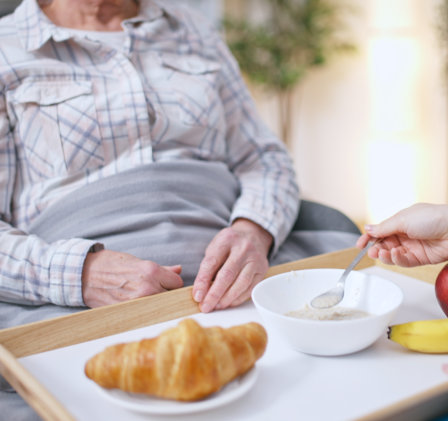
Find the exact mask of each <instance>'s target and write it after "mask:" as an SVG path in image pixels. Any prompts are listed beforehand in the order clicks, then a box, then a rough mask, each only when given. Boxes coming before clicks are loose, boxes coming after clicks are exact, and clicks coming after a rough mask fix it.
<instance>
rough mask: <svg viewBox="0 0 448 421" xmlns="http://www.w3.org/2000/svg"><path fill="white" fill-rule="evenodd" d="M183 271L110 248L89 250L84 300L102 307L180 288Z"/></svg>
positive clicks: (85, 270)
mask: <svg viewBox="0 0 448 421" xmlns="http://www.w3.org/2000/svg"><path fill="white" fill-rule="evenodd" d="M181 270H182V269H181V267H180V266H160V265H158V264H157V263H154V262H151V261H149V260H141V259H139V258H137V257H134V256H132V255H130V254H127V253H120V252H116V251H111V250H102V251H99V252H96V253H89V254H88V255H87V257H86V260H85V263H84V267H83V272H82V295H83V299H84V303H85V304H86V305H87V306H88V307H99V306H103V305H106V304H114V303H118V302H120V301H126V300H130V299H133V298H138V297H143V296H146V295H152V294H157V293H159V292H164V291H168V290H171V289H176V288H180V287H182V286H183V281H182V278H181V277H180V276H179V275H180V272H181Z"/></svg>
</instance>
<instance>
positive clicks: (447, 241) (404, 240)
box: [356, 203, 448, 267]
mask: <svg viewBox="0 0 448 421" xmlns="http://www.w3.org/2000/svg"><path fill="white" fill-rule="evenodd" d="M365 229H366V234H364V235H362V236H361V237H360V238H359V239H358V241H357V243H356V245H357V246H358V247H360V248H362V247H364V246H365V245H366V244H367V242H368V241H369V240H371V239H372V238H379V239H382V241H381V242H379V243H377V244H375V245H374V246H372V247H371V248H370V249H369V252H368V254H369V256H370V257H371V258H373V259H380V260H381V261H382V262H383V263H385V264H389V265H398V266H405V267H411V266H419V265H426V264H436V263H441V262H444V261H447V260H448V206H447V205H433V204H428V203H418V204H415V205H413V206H411V207H409V208H406V209H403V210H401V211H400V212H398V213H396V214H395V215H393V216H392V217H390V218H388V219H386V220H385V221H383V222H381V223H380V224H378V225H367V226H366V227H365Z"/></svg>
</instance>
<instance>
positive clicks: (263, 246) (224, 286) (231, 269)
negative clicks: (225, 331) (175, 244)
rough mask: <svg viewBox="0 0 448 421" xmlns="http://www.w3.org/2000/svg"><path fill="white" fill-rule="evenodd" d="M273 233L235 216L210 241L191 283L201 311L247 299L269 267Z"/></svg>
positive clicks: (224, 306) (231, 305)
mask: <svg viewBox="0 0 448 421" xmlns="http://www.w3.org/2000/svg"><path fill="white" fill-rule="evenodd" d="M272 241H273V239H272V236H271V235H270V234H269V233H268V232H267V231H265V230H264V229H263V228H261V227H260V226H259V225H257V224H255V223H253V222H251V221H249V220H247V219H238V220H236V221H235V222H234V223H233V225H232V226H231V227H228V228H225V229H223V230H221V231H220V232H219V233H218V234H217V235H216V236H215V238H214V239H213V240H212V241H211V243H210V244H209V246H208V247H207V250H206V252H205V257H204V259H203V260H202V262H201V265H200V267H199V271H198V274H197V276H196V279H195V281H194V285H193V298H194V300H195V301H197V302H198V303H200V309H201V311H202V312H204V313H207V312H209V311H212V310H214V309H217V310H219V309H224V308H227V307H235V306H238V305H240V304H241V303H243V302H244V301H246V300H247V299H248V298H250V294H251V291H252V288H253V287H254V286H255V285H256V284H257V283H258V282H260V281H261V280H262V279H263V277H264V275H265V274H266V271H267V270H268V268H269V263H268V258H267V255H268V252H269V248H270V247H271V244H272Z"/></svg>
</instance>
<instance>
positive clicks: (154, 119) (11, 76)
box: [0, 0, 298, 306]
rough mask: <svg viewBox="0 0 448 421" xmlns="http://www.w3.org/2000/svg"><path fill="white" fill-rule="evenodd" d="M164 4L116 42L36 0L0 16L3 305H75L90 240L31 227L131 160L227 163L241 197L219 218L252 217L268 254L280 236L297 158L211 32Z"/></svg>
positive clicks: (288, 220) (151, 5)
mask: <svg viewBox="0 0 448 421" xmlns="http://www.w3.org/2000/svg"><path fill="white" fill-rule="evenodd" d="M167 3H168V2H164V1H153V0H142V1H141V12H140V14H139V16H137V17H135V18H133V19H129V20H127V21H125V22H123V24H122V26H123V31H124V33H125V37H124V42H123V44H122V45H116V46H115V48H113V47H112V46H110V45H109V44H102V43H101V42H99V41H97V40H95V39H92V37H90V36H89V35H87V36H83V35H79V34H72V33H71V32H70V30H68V29H66V28H60V27H56V26H55V25H54V24H52V22H50V21H49V20H48V19H47V18H46V16H45V15H44V14H43V13H42V12H41V10H40V8H39V7H38V5H37V3H36V0H23V2H22V3H21V5H20V6H19V7H18V8H17V9H16V11H15V12H14V14H13V15H10V16H7V17H4V18H2V19H1V20H0V217H1V220H0V300H3V301H9V302H17V303H34V304H41V303H54V304H58V305H64V306H81V305H83V301H82V294H81V272H82V265H83V262H84V259H85V255H86V253H87V251H88V249H89V248H90V247H91V246H92V244H94V240H93V239H92V238H89V237H88V236H85V237H76V238H64V239H58V240H54V241H45V240H44V239H43V238H40V237H39V236H38V235H32V234H31V232H30V227H31V226H32V225H33V223H34V222H35V221H36V218H38V217H39V215H41V213H42V212H43V211H45V210H47V209H49V208H50V207H52V206H54V205H55V204H57V202H58V201H59V200H65V198H67V197H70V195H71V194H73V193H74V192H76V191H77V190H79V189H81V188H83V187H85V186H89V185H94V183H97V182H99V181H101V180H105V179H107V178H108V177H113V176H117V175H120V174H123V173H125V172H127V171H130V170H132V169H133V168H137V167H139V166H146V165H152V164H154V163H162V162H178V161H194V162H197V161H199V162H219V163H221V164H222V165H224V166H225V167H226V168H227V169H228V170H229V171H230V172H231V173H232V174H233V176H234V177H236V180H237V183H238V187H239V191H240V195H239V196H238V198H237V199H236V201H235V203H234V204H233V206H232V208H231V209H230V215H229V216H228V221H227V222H228V223H230V222H231V221H232V220H234V219H235V218H238V217H245V218H249V219H251V220H253V221H254V222H256V223H258V224H260V225H261V226H263V227H264V228H265V229H266V230H268V231H269V232H270V233H271V234H272V235H273V237H274V239H275V249H274V251H276V250H277V249H278V247H279V246H280V245H281V244H282V243H283V242H284V240H285V238H286V236H287V234H288V232H289V230H290V228H291V226H292V224H293V222H294V219H295V216H296V214H297V209H298V189H297V185H296V182H295V174H294V171H293V166H292V163H291V160H290V158H289V156H288V154H287V153H286V151H285V148H284V147H283V145H282V143H281V142H280V141H279V140H278V139H277V138H276V137H275V136H273V135H272V133H270V131H269V130H268V129H267V128H266V127H265V125H264V124H263V123H262V122H261V121H260V118H259V117H258V116H257V113H256V110H255V107H254V104H253V102H252V100H251V98H250V96H249V94H248V91H247V89H246V88H245V86H244V83H243V81H242V79H241V77H240V74H239V71H238V67H237V64H236V63H235V61H234V59H233V58H232V56H231V55H230V53H229V51H228V49H227V48H226V45H225V43H224V42H223V41H222V40H221V39H220V38H219V36H218V34H217V33H215V32H214V31H213V30H212V29H210V28H209V27H208V25H207V24H206V22H205V21H203V20H201V18H200V17H199V16H196V15H193V14H191V13H190V12H189V11H187V10H185V9H181V8H179V7H177V6H176V7H175V6H169V5H167ZM147 181H148V183H151V182H152V180H151V179H150V178H149V177H148V180H147ZM198 189H199V191H200V186H199V187H198ZM66 217H67V219H69V218H70V215H69V214H68V215H66Z"/></svg>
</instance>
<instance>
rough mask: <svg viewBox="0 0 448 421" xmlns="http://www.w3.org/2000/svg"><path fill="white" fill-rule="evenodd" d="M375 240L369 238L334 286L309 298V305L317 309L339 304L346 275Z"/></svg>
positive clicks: (342, 295) (342, 296)
mask: <svg viewBox="0 0 448 421" xmlns="http://www.w3.org/2000/svg"><path fill="white" fill-rule="evenodd" d="M375 242H376V241H375V240H371V241H369V242H368V243H367V245H366V246H365V247H364V248H363V249H362V250H361V251H360V252H359V253H358V255H357V256H356V257H355V258H354V259H353V262H351V263H350V265H349V266H348V267H347V269H345V270H344V273H343V274H342V275H341V277H340V278H339V281H338V282H337V284H336V286H335V287H333V288H331V289H329V290H328V291H327V292H324V293H323V294H320V295H318V296H317V297H314V298H313V299H312V300H311V307H314V308H318V309H324V308H330V307H334V306H335V305H336V304H339V303H340V302H341V301H342V299H343V298H344V286H345V280H346V279H347V276H348V275H349V273H350V272H351V271H352V270H353V268H354V267H355V266H356V265H357V264H358V263H359V262H360V260H361V259H362V258H363V257H364V255H365V254H366V253H367V250H369V248H370V247H371V246H373V245H374V244H375Z"/></svg>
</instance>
